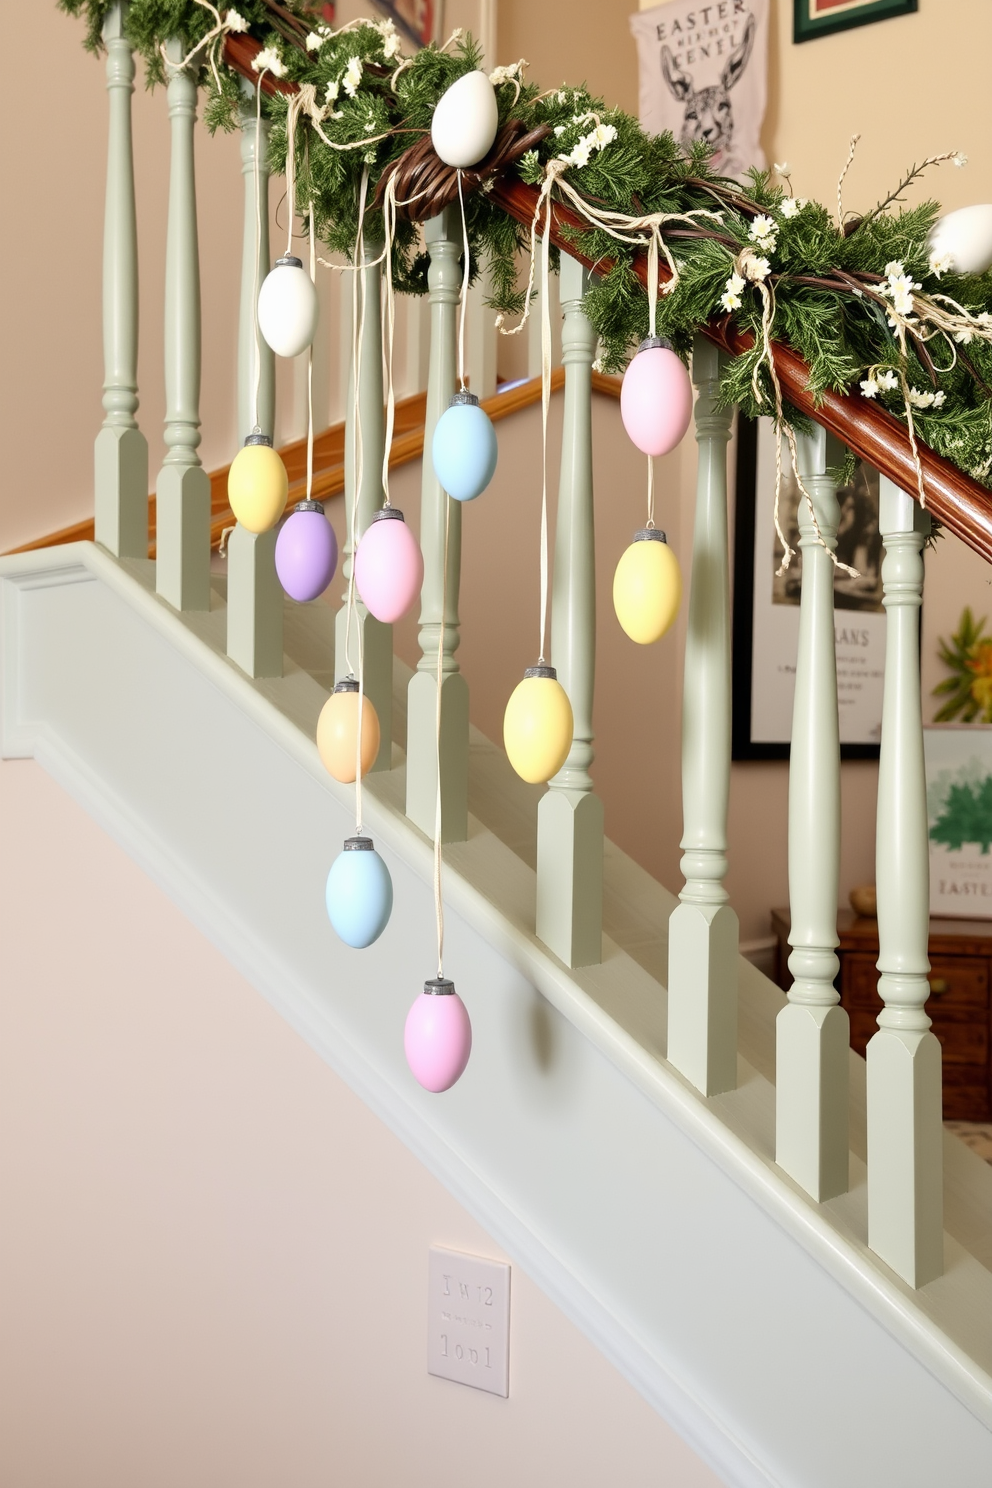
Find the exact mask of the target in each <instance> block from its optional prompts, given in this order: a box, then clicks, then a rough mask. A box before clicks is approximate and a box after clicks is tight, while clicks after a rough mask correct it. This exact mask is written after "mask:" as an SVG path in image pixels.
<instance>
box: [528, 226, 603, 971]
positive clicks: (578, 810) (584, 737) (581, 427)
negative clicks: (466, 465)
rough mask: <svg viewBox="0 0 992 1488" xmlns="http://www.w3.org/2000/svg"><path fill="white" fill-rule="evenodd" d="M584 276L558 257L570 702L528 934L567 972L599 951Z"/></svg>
mask: <svg viewBox="0 0 992 1488" xmlns="http://www.w3.org/2000/svg"><path fill="white" fill-rule="evenodd" d="M588 282H589V275H588V273H587V271H586V270H585V269H583V267H582V265H581V264H578V263H576V261H575V259H574V258H569V257H567V256H566V255H565V254H562V258H561V303H562V310H563V312H564V316H565V320H564V325H563V328H562V360H563V361H564V364H565V408H564V420H563V426H562V441H561V477H560V481H559V486H558V516H557V520H556V524H555V570H554V591H553V594H552V600H551V655H552V657H553V658H554V664H555V668H556V669H557V672H558V680H559V682H560V683H561V685H562V686H563V687H564V689H565V691H566V692H567V693H568V697H569V701H570V703H571V704H572V716H573V718H574V721H575V729H574V733H573V735H572V747H571V749H570V750H569V752H568V759H567V760H566V761H565V763H564V765H563V766H562V768H561V769H560V770H559V772H558V774H557V775H556V776H555V777H554V779H553V780H552V781H551V785H550V788H549V789H548V790H547V791H546V792H545V794H544V795H543V796H542V797H541V801H540V805H539V806H538V812H537V933H538V935H539V936H540V938H541V940H543V941H544V943H545V945H547V946H549V947H550V949H551V950H552V951H554V953H555V955H556V956H558V957H559V959H560V960H562V961H564V962H565V964H566V966H591V965H594V964H595V963H597V962H599V961H600V960H601V958H602V949H603V803H602V802H601V801H600V799H599V797H598V796H596V795H594V794H593V785H592V777H591V775H590V774H589V766H590V765H591V764H592V761H593V748H592V739H593V733H592V700H593V686H594V682H595V672H596V544H595V536H594V531H593V502H592V363H593V358H594V357H595V355H596V332H595V331H594V330H593V328H592V325H591V324H590V322H589V320H588V319H587V318H586V316H585V315H584V314H583V312H582V296H583V295H584V294H585V292H586V289H587V287H588Z"/></svg>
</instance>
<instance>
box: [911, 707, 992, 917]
mask: <svg viewBox="0 0 992 1488" xmlns="http://www.w3.org/2000/svg"><path fill="white" fill-rule="evenodd" d="M923 758H924V763H925V766H926V776H927V831H928V836H929V840H930V913H931V915H933V916H935V917H937V916H939V917H940V918H941V919H967V920H992V725H990V724H983V723H939V724H931V725H929V726H928V727H925V728H924V730H923Z"/></svg>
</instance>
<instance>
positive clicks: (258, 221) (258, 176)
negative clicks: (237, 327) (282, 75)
mask: <svg viewBox="0 0 992 1488" xmlns="http://www.w3.org/2000/svg"><path fill="white" fill-rule="evenodd" d="M264 72H265V68H264V67H263V68H262V71H261V72H260V73H259V74H258V82H257V83H256V84H255V270H254V276H253V279H252V299H251V323H252V331H253V333H254V338H255V365H254V367H253V369H252V390H251V427H252V432H253V433H255V434H260V433H261V432H262V431H261V428H260V426H259V422H258V399H259V395H260V392H261V386H262V341H261V334H260V332H259V328H258V292H259V282H258V280H259V273H260V270H261V258H262V173H261V170H260V168H259V155H260V154H261V150H262V73H264Z"/></svg>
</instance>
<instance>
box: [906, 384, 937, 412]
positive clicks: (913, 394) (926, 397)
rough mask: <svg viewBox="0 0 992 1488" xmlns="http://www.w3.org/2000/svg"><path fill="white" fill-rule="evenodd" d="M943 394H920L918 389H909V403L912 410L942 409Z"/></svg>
mask: <svg viewBox="0 0 992 1488" xmlns="http://www.w3.org/2000/svg"><path fill="white" fill-rule="evenodd" d="M945 397H946V394H945V393H931V392H929V391H927V392H925V393H921V392H920V390H919V388H915V387H914V388H910V390H909V401H910V403H911V404H912V405H913V407H914V408H941V407H943V404H944V400H945Z"/></svg>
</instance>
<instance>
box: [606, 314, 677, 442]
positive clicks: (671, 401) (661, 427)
mask: <svg viewBox="0 0 992 1488" xmlns="http://www.w3.org/2000/svg"><path fill="white" fill-rule="evenodd" d="M620 417H621V418H622V419H623V426H624V428H625V429H626V430H627V434H628V435H629V437H630V439H631V441H632V442H633V443H634V444H636V445H637V448H638V449H639V450H640V451H641V453H642V454H645V455H667V454H668V453H669V451H670V450H673V449H674V448H675V446H676V445H677V444H678V443H679V442H680V441H681V439H682V438H683V436H684V434H685V432H686V430H687V429H688V427H689V423H690V421H691V419H692V383H691V382H690V381H689V374H688V372H687V371H686V369H685V365H684V363H683V362H682V361H681V359H680V358H679V357H677V356H676V355H675V353H674V351H673V350H672V348H671V345H670V344H669V342H667V341H663V340H662V338H661V337H660V336H649V337H648V339H647V340H646V341H642V342H641V344H640V346H639V347H638V348H637V351H636V353H635V354H634V356H633V357H632V359H631V361H630V364H629V366H628V367H627V370H626V372H625V373H624V374H623V385H622V386H621V388H620Z"/></svg>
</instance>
